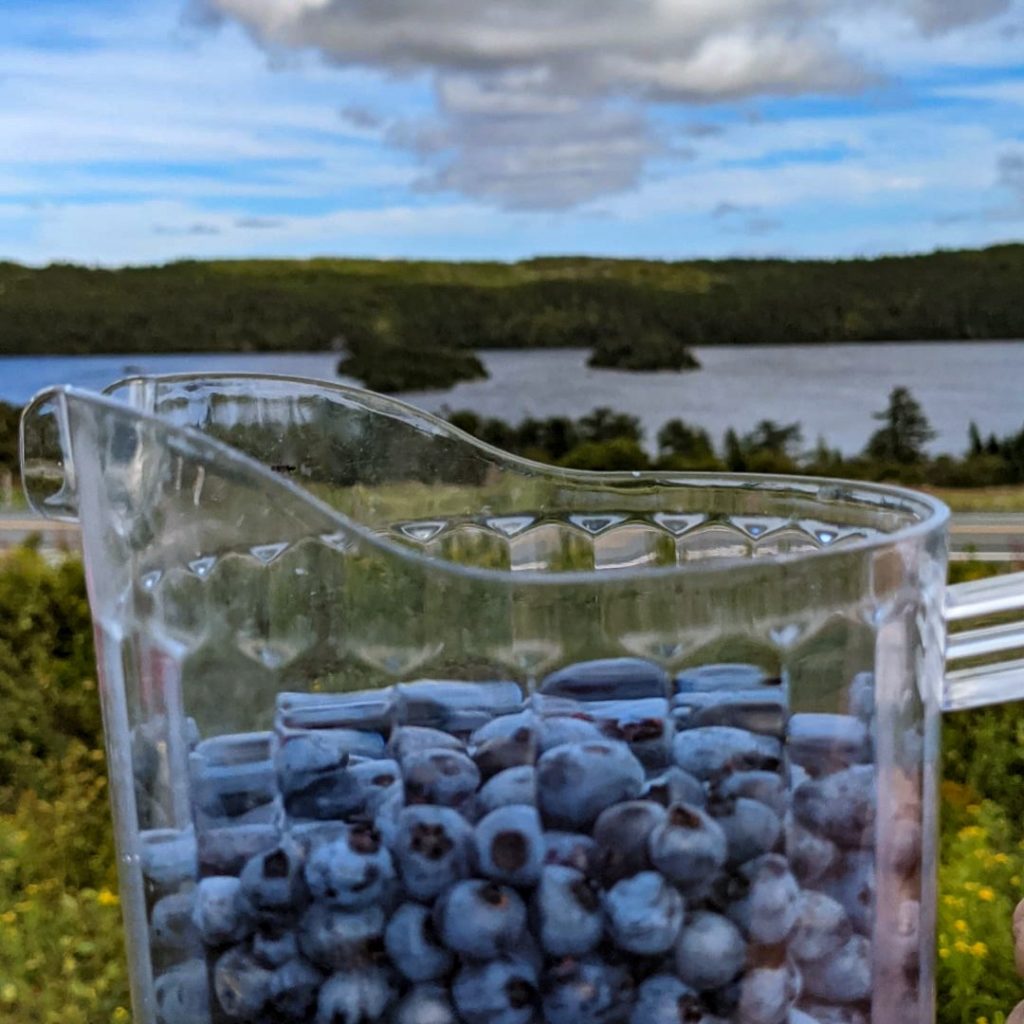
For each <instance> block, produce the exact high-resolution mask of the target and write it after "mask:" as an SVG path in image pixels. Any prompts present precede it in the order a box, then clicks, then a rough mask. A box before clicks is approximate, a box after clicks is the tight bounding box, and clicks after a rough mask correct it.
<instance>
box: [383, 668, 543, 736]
mask: <svg viewBox="0 0 1024 1024" xmlns="http://www.w3.org/2000/svg"><path fill="white" fill-rule="evenodd" d="M395 689H396V693H397V697H398V719H399V721H400V722H401V723H402V724H403V725H425V726H429V727H431V728H434V729H441V730H443V731H444V732H448V733H453V734H456V735H466V736H468V735H469V734H470V733H472V732H475V731H476V730H477V729H479V728H481V726H483V725H485V724H486V723H487V722H489V721H490V720H491V719H492V718H497V717H499V716H501V715H509V714H514V713H515V712H516V711H519V710H520V708H521V707H522V701H523V694H522V691H521V690H520V689H519V687H518V685H517V684H516V683H513V682H488V683H469V682H465V681H464V680H461V679H460V680H445V679H420V680H417V681H416V682H413V683H402V684H400V685H399V686H397V687H396V688H395Z"/></svg>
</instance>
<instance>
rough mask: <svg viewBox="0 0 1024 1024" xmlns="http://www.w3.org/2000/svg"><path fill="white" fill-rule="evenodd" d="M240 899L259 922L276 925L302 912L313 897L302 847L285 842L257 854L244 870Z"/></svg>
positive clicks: (249, 913)
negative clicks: (306, 876) (308, 886)
mask: <svg viewBox="0 0 1024 1024" xmlns="http://www.w3.org/2000/svg"><path fill="white" fill-rule="evenodd" d="M239 881H240V883H241V887H240V891H239V898H240V899H241V900H242V901H243V902H244V905H245V908H246V912H247V914H248V915H249V916H250V917H251V918H252V919H253V920H255V921H258V922H261V923H267V924H272V923H274V922H277V921H280V920H282V919H287V918H288V917H289V916H292V915H294V914H297V913H301V911H302V908H303V907H304V906H305V904H306V901H307V900H308V898H309V894H308V892H307V890H306V882H305V879H304V878H303V872H302V859H301V852H300V850H299V848H298V847H297V846H296V845H295V844H293V843H283V844H282V845H280V846H277V847H275V848H274V849H273V850H268V851H267V852H266V853H260V854H257V855H256V856H255V857H253V858H252V860H250V861H249V863H248V864H246V865H245V867H244V868H243V869H242V874H241V875H240V877H239Z"/></svg>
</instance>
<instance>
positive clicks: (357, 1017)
mask: <svg viewBox="0 0 1024 1024" xmlns="http://www.w3.org/2000/svg"><path fill="white" fill-rule="evenodd" d="M394 998H395V990H394V989H393V988H392V986H391V982H390V980H389V979H388V975H387V973H386V972H385V971H384V970H382V969H381V968H379V967H364V968H361V969H359V970H351V971H345V972H343V973H341V974H334V975H332V976H331V977H330V978H328V979H327V981H325V982H324V984H323V986H322V987H321V989H320V996H319V998H318V1000H317V1011H316V1024H367V1022H369V1021H374V1022H376V1021H378V1020H381V1019H382V1018H383V1016H384V1011H385V1010H387V1008H388V1007H389V1006H390V1005H391V1003H392V1002H393V1001H394Z"/></svg>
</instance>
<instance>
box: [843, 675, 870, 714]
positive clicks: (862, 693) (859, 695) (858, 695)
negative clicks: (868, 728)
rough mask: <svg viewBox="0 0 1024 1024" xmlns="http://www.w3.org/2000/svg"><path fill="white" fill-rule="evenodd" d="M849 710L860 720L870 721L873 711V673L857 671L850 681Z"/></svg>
mask: <svg viewBox="0 0 1024 1024" xmlns="http://www.w3.org/2000/svg"><path fill="white" fill-rule="evenodd" d="M849 702H850V706H849V710H850V714H851V715H856V716H857V717H858V718H859V719H860V720H861V721H862V722H870V721H871V717H872V716H873V715H874V713H875V674H874V673H873V672H858V673H857V675H855V676H854V677H853V682H851V683H850V695H849Z"/></svg>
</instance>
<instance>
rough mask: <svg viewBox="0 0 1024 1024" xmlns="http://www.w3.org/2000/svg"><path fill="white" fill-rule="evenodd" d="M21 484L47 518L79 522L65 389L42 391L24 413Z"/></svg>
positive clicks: (32, 501)
mask: <svg viewBox="0 0 1024 1024" xmlns="http://www.w3.org/2000/svg"><path fill="white" fill-rule="evenodd" d="M18 451H19V461H20V463H21V483H22V487H23V488H24V491H25V497H26V498H27V499H28V503H29V505H30V506H31V508H32V509H33V510H34V511H36V512H38V513H39V514H40V515H41V516H45V517H46V518H47V519H58V520H61V521H63V522H77V521H78V487H77V483H76V478H75V463H74V459H73V457H72V451H71V435H70V431H69V430H68V411H67V396H66V394H65V393H64V389H63V388H59V387H58V388H47V389H46V390H45V391H40V392H39V394H37V395H36V396H35V397H34V398H33V399H32V400H31V401H30V402H29V403H28V405H26V406H25V409H24V411H23V412H22V414H21V426H20V430H19V435H18Z"/></svg>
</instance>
